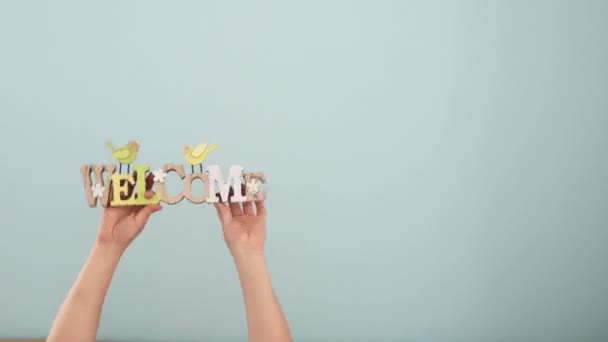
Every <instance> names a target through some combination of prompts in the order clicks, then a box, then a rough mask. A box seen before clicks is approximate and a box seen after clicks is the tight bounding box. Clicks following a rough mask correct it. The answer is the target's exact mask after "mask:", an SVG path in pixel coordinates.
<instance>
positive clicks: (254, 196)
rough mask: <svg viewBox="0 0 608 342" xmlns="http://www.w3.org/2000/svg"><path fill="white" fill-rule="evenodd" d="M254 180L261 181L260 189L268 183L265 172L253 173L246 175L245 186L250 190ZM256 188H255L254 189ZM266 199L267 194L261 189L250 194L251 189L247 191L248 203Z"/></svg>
mask: <svg viewBox="0 0 608 342" xmlns="http://www.w3.org/2000/svg"><path fill="white" fill-rule="evenodd" d="M254 179H258V180H259V181H260V184H259V185H260V187H261V186H262V185H263V184H265V183H266V177H265V176H264V172H251V173H246V174H245V184H247V187H248V188H249V187H250V185H251V184H252V181H253V180H254ZM254 188H255V187H254ZM265 199H266V192H265V191H262V189H259V191H255V192H250V189H247V201H263V200H265Z"/></svg>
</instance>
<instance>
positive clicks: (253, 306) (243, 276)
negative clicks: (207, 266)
mask: <svg viewBox="0 0 608 342" xmlns="http://www.w3.org/2000/svg"><path fill="white" fill-rule="evenodd" d="M215 207H216V209H217V212H218V216H219V218H220V221H221V224H222V229H223V232H224V239H225V241H226V244H227V245H228V248H229V250H230V253H231V254H232V257H233V259H234V261H235V264H236V268H237V271H238V274H239V280H240V283H241V288H242V290H243V298H244V301H245V311H246V315H247V328H248V331H249V341H250V342H286V341H292V338H291V333H290V331H289V325H288V323H287V319H286V318H285V315H284V313H283V311H282V309H281V306H280V304H279V301H278V299H277V296H276V294H275V292H274V290H273V288H272V284H271V279H270V273H269V271H268V267H267V264H266V258H265V255H264V242H265V240H266V211H265V209H264V203H263V202H257V203H256V204H255V207H256V208H255V210H254V205H253V204H252V203H251V202H244V203H243V205H242V206H241V205H240V204H239V203H231V204H229V205H228V204H224V203H216V204H215Z"/></svg>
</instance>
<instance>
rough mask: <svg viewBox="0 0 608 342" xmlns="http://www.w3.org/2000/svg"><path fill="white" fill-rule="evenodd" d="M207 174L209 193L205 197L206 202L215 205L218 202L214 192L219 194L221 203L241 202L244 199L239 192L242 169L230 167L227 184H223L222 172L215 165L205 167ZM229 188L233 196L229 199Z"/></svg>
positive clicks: (241, 182)
mask: <svg viewBox="0 0 608 342" xmlns="http://www.w3.org/2000/svg"><path fill="white" fill-rule="evenodd" d="M207 173H208V174H209V184H210V192H209V196H208V197H207V202H209V203H215V202H218V198H217V197H216V195H215V194H216V192H219V194H220V197H221V200H222V202H228V200H230V201H231V202H243V201H244V200H245V199H246V198H245V196H243V194H242V191H241V185H242V184H243V167H242V166H239V165H233V166H231V167H230V172H229V173H228V175H229V176H228V182H224V177H223V176H222V171H221V170H220V168H219V166H217V165H210V166H208V167H207ZM230 188H232V190H233V195H232V196H231V197H230V198H229V195H230Z"/></svg>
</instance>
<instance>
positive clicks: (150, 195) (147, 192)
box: [145, 190, 154, 199]
mask: <svg viewBox="0 0 608 342" xmlns="http://www.w3.org/2000/svg"><path fill="white" fill-rule="evenodd" d="M145 197H146V199H151V198H152V197H154V191H150V190H148V191H146V194H145Z"/></svg>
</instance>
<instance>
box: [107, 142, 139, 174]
mask: <svg viewBox="0 0 608 342" xmlns="http://www.w3.org/2000/svg"><path fill="white" fill-rule="evenodd" d="M107 145H108V147H109V148H110V149H111V150H112V158H114V159H116V160H117V161H118V162H119V163H120V164H119V166H118V173H121V172H122V164H127V173H129V172H130V171H131V170H130V166H129V164H131V163H132V162H134V161H135V158H137V152H139V144H138V143H137V141H135V140H130V141H129V142H128V143H127V144H126V145H125V146H122V147H118V148H116V147H114V145H113V144H112V143H111V142H109V141H108V143H107Z"/></svg>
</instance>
